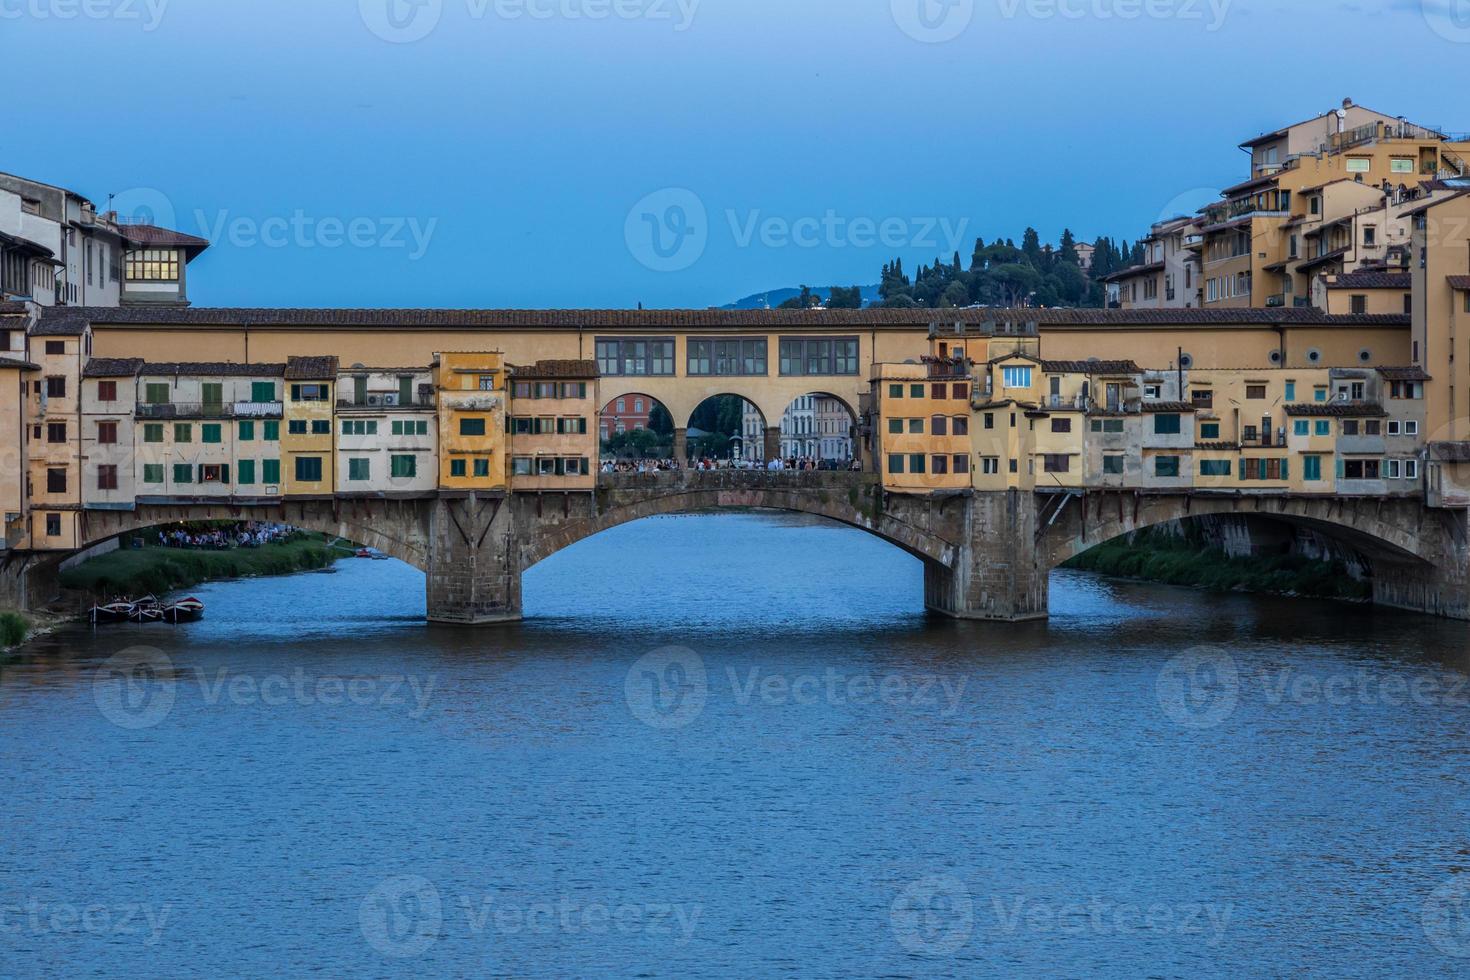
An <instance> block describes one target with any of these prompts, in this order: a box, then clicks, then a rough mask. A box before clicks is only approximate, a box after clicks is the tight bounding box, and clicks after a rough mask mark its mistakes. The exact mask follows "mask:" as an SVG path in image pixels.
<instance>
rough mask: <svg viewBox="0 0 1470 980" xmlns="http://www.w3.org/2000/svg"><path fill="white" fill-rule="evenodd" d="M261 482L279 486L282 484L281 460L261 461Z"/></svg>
mask: <svg viewBox="0 0 1470 980" xmlns="http://www.w3.org/2000/svg"><path fill="white" fill-rule="evenodd" d="M260 482H261V483H264V484H267V485H270V486H278V485H279V484H280V482H281V461H280V460H279V459H263V460H261V461H260Z"/></svg>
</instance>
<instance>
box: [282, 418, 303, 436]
mask: <svg viewBox="0 0 1470 980" xmlns="http://www.w3.org/2000/svg"><path fill="white" fill-rule="evenodd" d="M286 431H287V432H289V433H290V434H291V435H293V436H304V435H306V419H291V420H290V421H289V422H287V423H286Z"/></svg>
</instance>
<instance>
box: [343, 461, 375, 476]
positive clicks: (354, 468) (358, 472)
mask: <svg viewBox="0 0 1470 980" xmlns="http://www.w3.org/2000/svg"><path fill="white" fill-rule="evenodd" d="M347 479H349V480H353V481H361V480H370V479H372V466H371V463H370V461H369V460H366V459H349V460H348V461H347Z"/></svg>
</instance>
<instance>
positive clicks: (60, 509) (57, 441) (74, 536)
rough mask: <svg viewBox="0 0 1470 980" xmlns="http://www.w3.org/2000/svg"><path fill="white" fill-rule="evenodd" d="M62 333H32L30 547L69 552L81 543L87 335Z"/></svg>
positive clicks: (28, 410) (70, 330)
mask: <svg viewBox="0 0 1470 980" xmlns="http://www.w3.org/2000/svg"><path fill="white" fill-rule="evenodd" d="M63 329H65V331H66V332H65V333H55V334H53V333H50V332H43V331H40V330H39V329H37V330H33V331H32V333H31V337H30V353H31V357H30V359H31V361H33V362H34V363H35V364H36V365H38V366H39V368H40V372H39V376H36V375H32V378H31V391H30V397H29V398H28V400H27V405H26V418H27V420H28V422H29V424H30V429H31V431H30V439H29V440H28V442H27V445H28V450H29V456H30V466H29V474H30V476H29V478H30V495H31V497H30V518H31V521H30V528H29V535H30V547H33V548H37V549H42V550H63V551H65V550H71V549H73V548H75V547H77V544H78V543H79V541H80V537H79V534H80V528H79V526H78V523H79V518H80V514H81V509H82V468H81V452H82V447H81V413H80V406H81V387H82V367H83V365H84V364H85V363H86V360H87V358H88V356H89V355H90V352H89V351H88V350H87V347H88V343H87V336H86V335H85V333H83V332H81V331H78V330H75V329H73V328H71V327H70V326H67V327H65V328H63Z"/></svg>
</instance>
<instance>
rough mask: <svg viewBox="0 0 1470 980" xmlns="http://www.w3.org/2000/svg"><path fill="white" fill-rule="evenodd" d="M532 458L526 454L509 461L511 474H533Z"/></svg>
mask: <svg viewBox="0 0 1470 980" xmlns="http://www.w3.org/2000/svg"><path fill="white" fill-rule="evenodd" d="M534 462H535V461H534V460H532V459H531V458H530V457H527V456H517V457H516V458H515V459H513V460H511V461H510V475H511V476H531V475H533V474H534V472H535V470H534V469H533V466H534Z"/></svg>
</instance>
